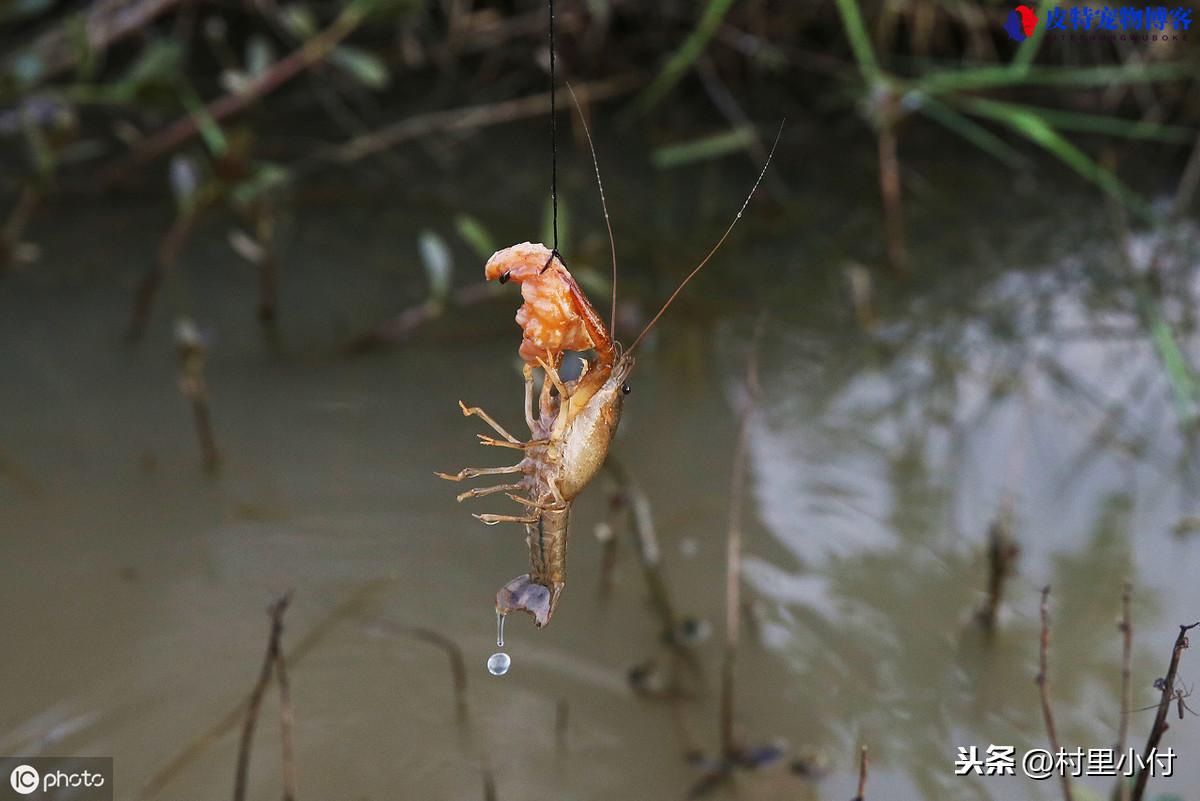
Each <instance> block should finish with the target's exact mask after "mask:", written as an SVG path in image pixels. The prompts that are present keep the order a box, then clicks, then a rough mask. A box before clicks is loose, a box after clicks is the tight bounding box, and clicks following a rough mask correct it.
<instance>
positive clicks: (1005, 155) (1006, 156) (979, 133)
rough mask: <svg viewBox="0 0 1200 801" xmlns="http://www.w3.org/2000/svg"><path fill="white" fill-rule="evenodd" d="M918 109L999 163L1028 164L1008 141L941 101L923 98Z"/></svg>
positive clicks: (1019, 167)
mask: <svg viewBox="0 0 1200 801" xmlns="http://www.w3.org/2000/svg"><path fill="white" fill-rule="evenodd" d="M920 110H921V111H922V112H923V113H924V114H925V116H927V117H929V118H930V119H931V120H934V121H935V122H938V123H940V124H941V125H943V126H945V127H946V128H948V129H950V130H951V131H953V132H954V133H956V134H958V135H959V136H961V137H962V138H963V139H965V140H967V141H968V142H970V143H971V144H973V145H975V147H977V148H979V149H980V150H982V151H983V152H984V153H987V154H988V155H989V156H992V157H993V158H995V159H996V160H997V161H999V162H1000V163H1002V164H1004V165H1006V166H1008V167H1010V168H1012V169H1014V170H1022V169H1025V168H1026V167H1028V166H1029V159H1027V158H1025V156H1023V155H1021V153H1020V152H1019V151H1017V149H1016V148H1014V147H1013V146H1012V145H1010V144H1009V143H1008V142H1005V141H1004V140H1003V139H1001V138H1000V137H998V136H996V135H995V134H994V133H992V132H991V131H989V130H988V129H987V128H984V127H983V126H982V125H980V124H979V123H977V122H975V121H974V120H972V119H971V118H970V117H966V116H963V115H962V114H959V113H958V112H957V111H955V110H954V109H952V108H950V107H949V106H947V105H946V104H944V103H942V102H941V101H939V100H935V99H933V98H923V99H922V101H921V107H920Z"/></svg>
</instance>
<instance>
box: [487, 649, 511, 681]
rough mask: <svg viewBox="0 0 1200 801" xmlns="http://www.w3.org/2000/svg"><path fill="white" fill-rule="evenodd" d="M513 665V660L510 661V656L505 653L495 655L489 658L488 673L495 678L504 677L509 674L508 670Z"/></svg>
mask: <svg viewBox="0 0 1200 801" xmlns="http://www.w3.org/2000/svg"><path fill="white" fill-rule="evenodd" d="M511 665H512V659H510V658H509V656H508V654H506V653H504V652H503V651H500V652H498V653H494V654H492V655H491V656H489V657H488V661H487V669H488V673H491V674H492V675H493V676H503V675H504V674H505V673H507V672H508V668H509V666H511Z"/></svg>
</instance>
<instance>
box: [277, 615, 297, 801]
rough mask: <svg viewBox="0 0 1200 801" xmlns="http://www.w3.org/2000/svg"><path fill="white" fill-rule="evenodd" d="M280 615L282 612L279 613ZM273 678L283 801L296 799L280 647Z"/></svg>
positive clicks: (287, 695)
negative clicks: (275, 685)
mask: <svg viewBox="0 0 1200 801" xmlns="http://www.w3.org/2000/svg"><path fill="white" fill-rule="evenodd" d="M280 614H281V615H282V613H280ZM275 680H276V681H277V682H279V740H280V744H281V745H282V747H283V801H296V758H295V749H294V748H293V747H292V727H293V724H294V723H295V720H296V716H295V714H294V713H293V712H292V687H291V685H290V684H289V683H288V677H287V664H286V661H285V659H284V656H283V650H282V649H281V648H276V649H275Z"/></svg>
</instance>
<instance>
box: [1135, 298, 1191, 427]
mask: <svg viewBox="0 0 1200 801" xmlns="http://www.w3.org/2000/svg"><path fill="white" fill-rule="evenodd" d="M1138 306H1139V307H1140V308H1141V312H1142V317H1143V318H1144V319H1145V322H1146V326H1147V327H1148V328H1149V329H1150V341H1151V342H1152V343H1154V350H1155V352H1156V353H1157V354H1158V358H1159V360H1160V361H1161V362H1162V364H1163V368H1164V369H1165V370H1166V372H1167V378H1168V379H1169V380H1170V382H1171V390H1172V394H1173V395H1174V396H1175V408H1176V410H1177V411H1178V414H1179V419H1180V421H1181V422H1182V423H1184V425H1187V424H1189V423H1191V422H1192V421H1194V420H1195V419H1196V417H1197V402H1198V401H1200V384H1198V382H1197V380H1196V375H1195V373H1193V372H1192V368H1191V366H1190V365H1189V364H1188V361H1187V357H1186V356H1184V355H1183V351H1182V350H1181V349H1180V347H1179V343H1178V342H1176V340H1175V333H1174V332H1173V331H1172V330H1171V326H1170V325H1168V324H1167V321H1166V319H1165V318H1164V317H1163V315H1162V311H1161V309H1159V307H1158V304H1157V303H1155V302H1154V300H1153V298H1152V297H1151V296H1150V292H1149V290H1147V289H1146V288H1145V287H1141V288H1139V290H1138Z"/></svg>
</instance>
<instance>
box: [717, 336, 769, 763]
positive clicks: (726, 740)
mask: <svg viewBox="0 0 1200 801" xmlns="http://www.w3.org/2000/svg"><path fill="white" fill-rule="evenodd" d="M764 325H765V321H764V319H763V318H761V317H760V318H759V321H758V323H757V324H756V326H755V330H754V338H753V340H751V344H750V356H749V358H748V359H747V363H746V402H745V406H744V408H743V409H742V413H741V414H740V415H739V417H740V418H741V419H740V420H739V422H738V433H737V444H736V445H735V446H734V451H733V471H732V475H731V476H730V480H729V530H728V535H727V538H726V546H725V647H724V652H723V660H722V663H721V712H720V731H719V734H720V738H721V739H720V742H721V757H722V758H723V759H724V760H726V761H733V760H734V759H735V757H736V756H737V754H738V752H739V751H740V750H741V749H740V748H739V746H738V745H737V743H736V742H735V738H734V733H733V727H734V723H733V720H734V714H733V709H734V676H735V671H736V667H737V647H738V640H739V638H740V634H741V630H740V623H741V611H742V603H741V585H742V525H743V521H742V518H743V510H744V508H745V495H746V446H747V440H748V439H749V436H750V416H751V414H752V413H753V411H754V408H755V406H756V405H757V401H758V343H759V341H760V340H761V339H762V332H763V328H764Z"/></svg>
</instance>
